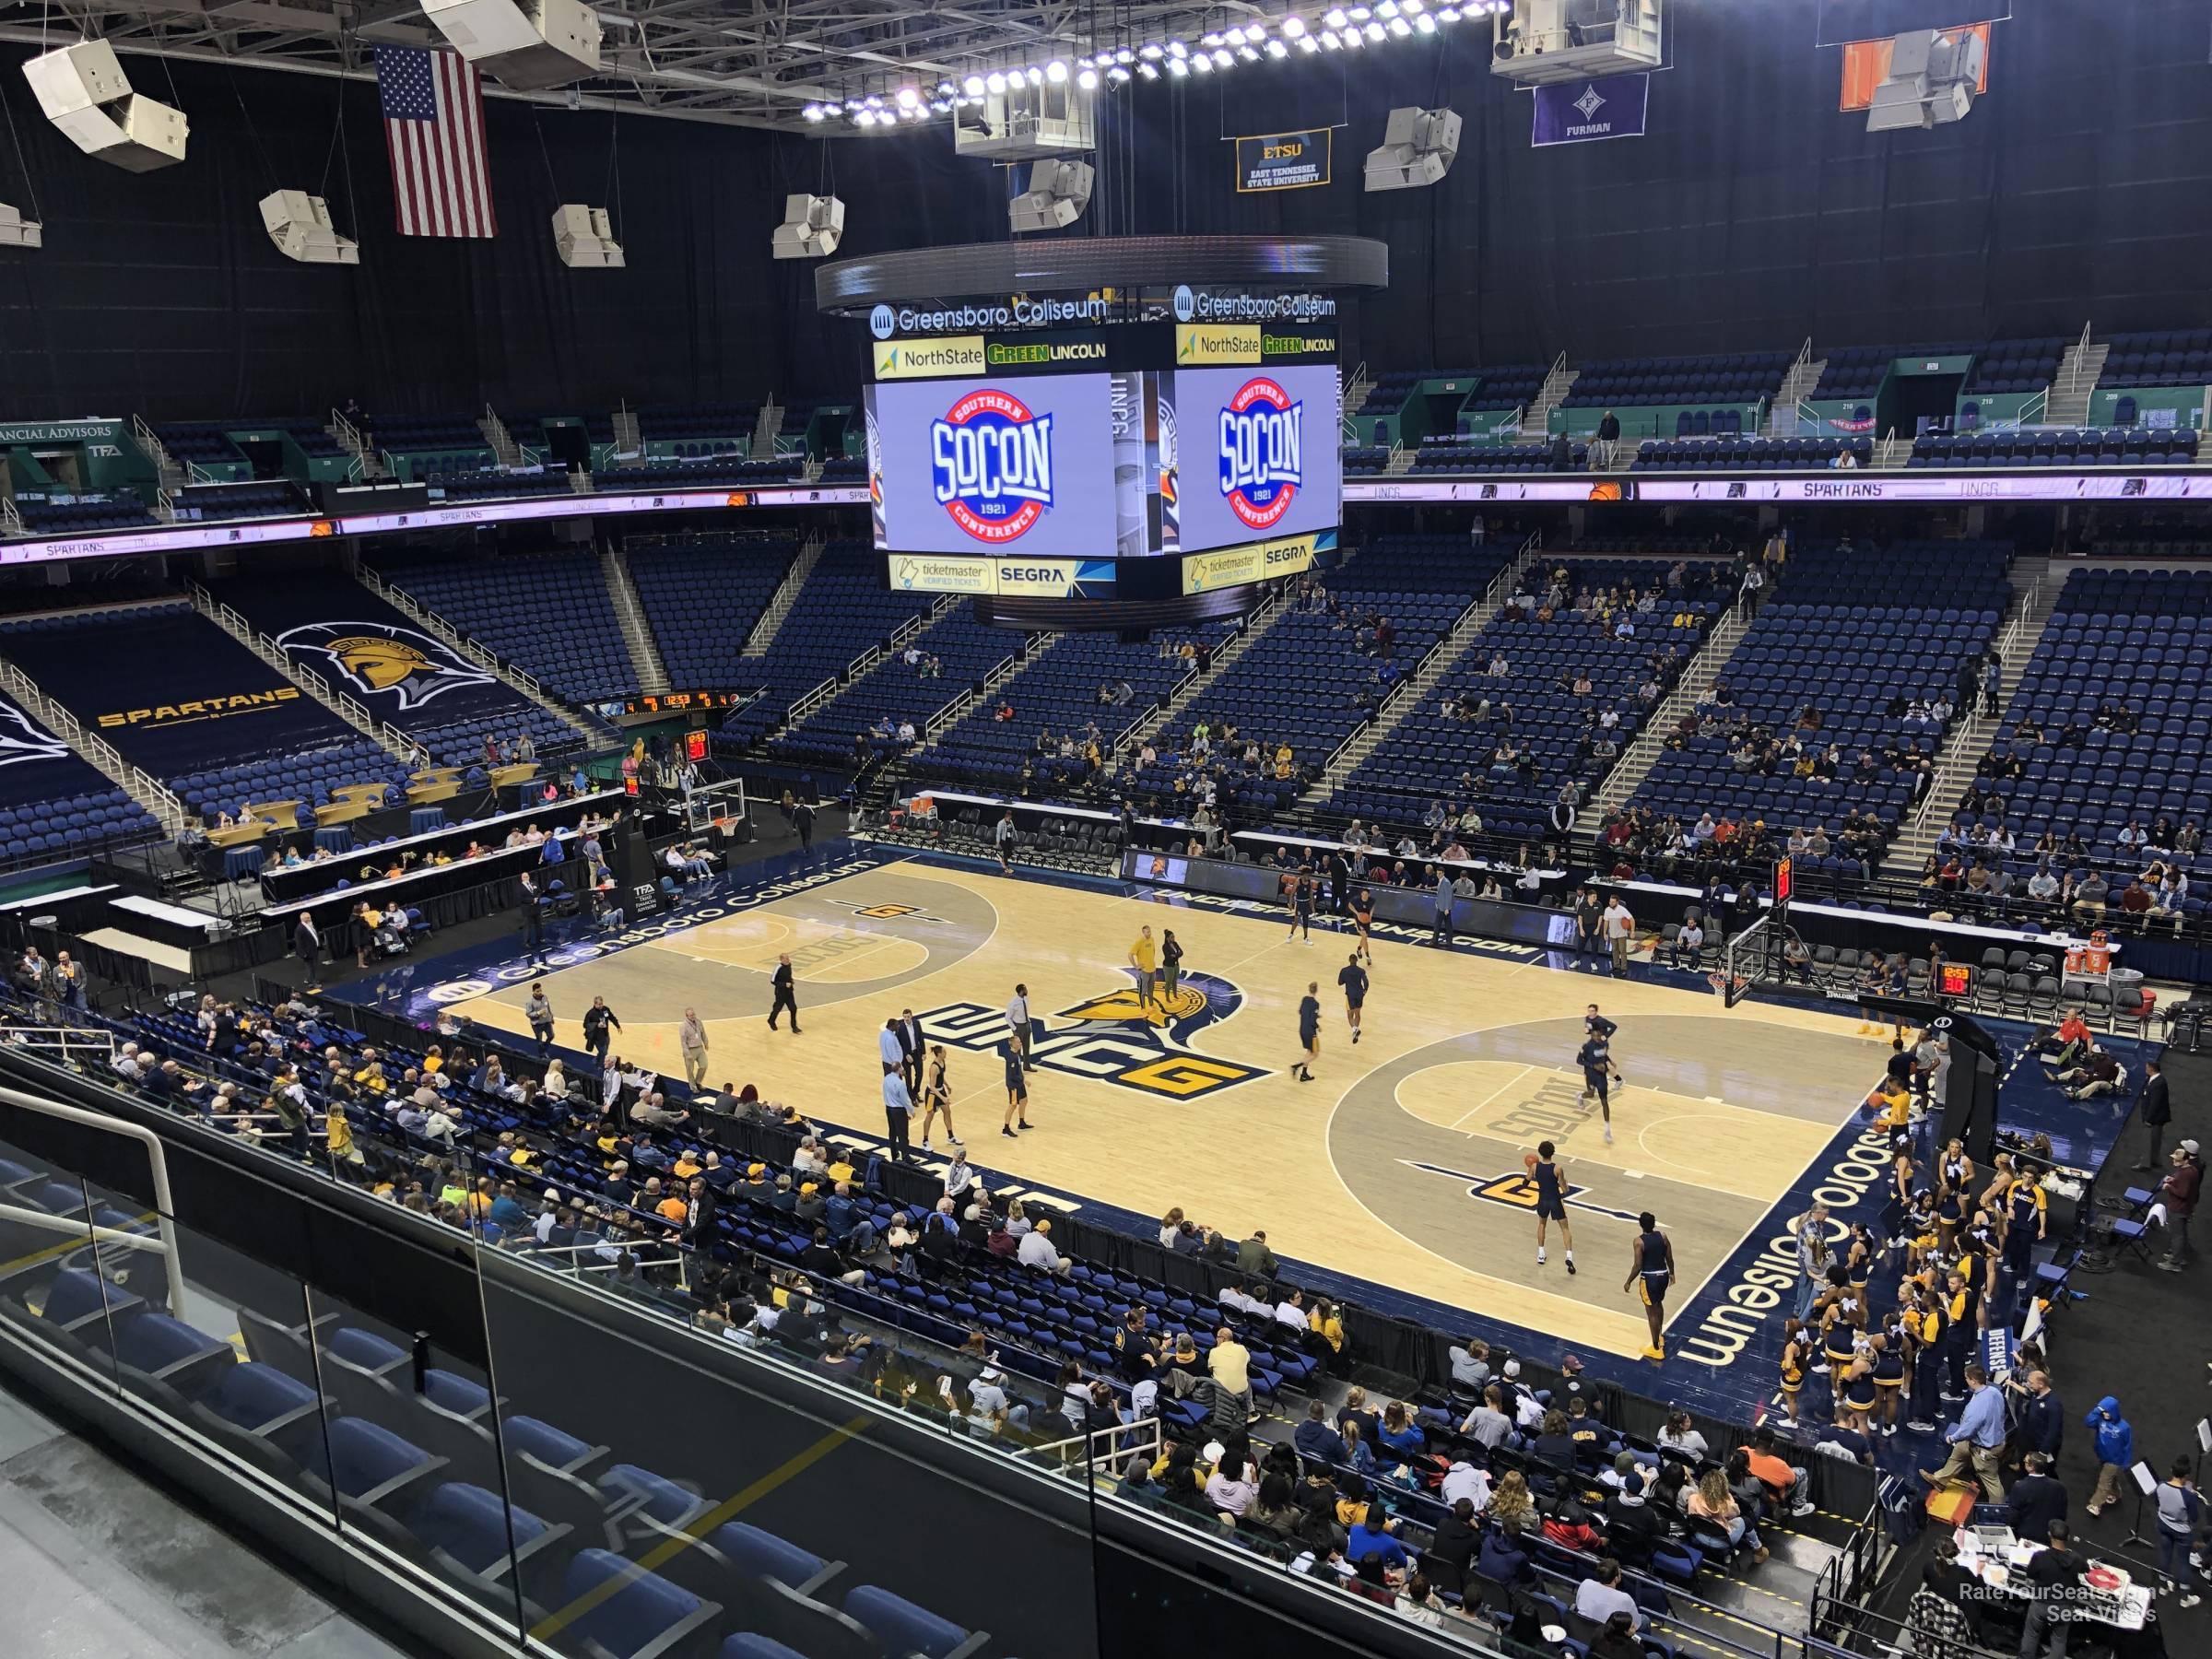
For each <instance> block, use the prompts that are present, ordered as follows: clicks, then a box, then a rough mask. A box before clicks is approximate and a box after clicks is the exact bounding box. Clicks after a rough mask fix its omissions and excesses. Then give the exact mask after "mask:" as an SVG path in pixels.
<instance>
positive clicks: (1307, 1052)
mask: <svg viewBox="0 0 2212 1659" xmlns="http://www.w3.org/2000/svg"><path fill="white" fill-rule="evenodd" d="M1320 992H1321V985H1320V983H1319V982H1317V981H1314V980H1308V981H1307V982H1306V994H1305V995H1303V996H1301V997H1300V998H1299V999H1298V1046H1299V1049H1300V1053H1299V1056H1298V1064H1297V1065H1293V1066H1292V1067H1291V1068H1290V1075H1291V1076H1292V1077H1296V1078H1297V1079H1298V1080H1299V1081H1300V1083H1311V1082H1312V1081H1313V1062H1314V1061H1316V1060H1318V1059H1320V1058H1321V996H1320Z"/></svg>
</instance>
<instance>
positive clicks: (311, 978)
mask: <svg viewBox="0 0 2212 1659" xmlns="http://www.w3.org/2000/svg"><path fill="white" fill-rule="evenodd" d="M292 954H293V955H294V956H297V957H298V958H299V959H300V965H301V966H302V967H304V968H305V969H306V970H307V982H308V983H309V984H311V985H312V984H313V983H314V982H315V975H316V972H317V971H318V970H320V969H321V968H322V966H323V935H322V934H320V933H319V932H317V931H316V928H315V918H314V915H313V913H312V912H309V911H301V912H300V920H299V923H298V924H296V925H295V926H294V927H293V929H292Z"/></svg>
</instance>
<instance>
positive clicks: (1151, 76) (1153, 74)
mask: <svg viewBox="0 0 2212 1659" xmlns="http://www.w3.org/2000/svg"><path fill="white" fill-rule="evenodd" d="M1136 72H1137V73H1138V74H1139V75H1141V76H1144V77H1145V78H1146V79H1147V80H1158V79H1159V70H1157V69H1155V68H1154V67H1152V65H1149V64H1139V65H1137V66H1136Z"/></svg>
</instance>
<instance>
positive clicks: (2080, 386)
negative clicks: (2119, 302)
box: [2043, 324, 2112, 427]
mask: <svg viewBox="0 0 2212 1659" xmlns="http://www.w3.org/2000/svg"><path fill="white" fill-rule="evenodd" d="M2111 355H2112V347H2110V346H2108V345H2105V344H2103V343H2101V342H2100V341H2096V340H2092V339H2091V338H2090V337H2089V330H2088V324H2083V325H2082V330H2081V338H2080V339H2078V340H2077V341H2075V342H2074V344H2073V345H2071V346H2069V347H2066V355H2065V357H2064V358H2063V359H2060V361H2059V365H2058V372H2057V374H2055V375H2054V376H2053V377H2052V381H2051V394H2050V396H2049V397H2047V398H2046V399H2045V400H2044V402H2043V424H2044V425H2046V426H2054V427H2084V426H2087V425H2088V424H2089V398H2090V395H2091V394H2093V393H2094V392H2095V391H2096V390H2097V382H2098V379H2099V377H2100V376H2101V375H2102V374H2103V373H2104V359H2106V358H2108V357H2110V356H2111Z"/></svg>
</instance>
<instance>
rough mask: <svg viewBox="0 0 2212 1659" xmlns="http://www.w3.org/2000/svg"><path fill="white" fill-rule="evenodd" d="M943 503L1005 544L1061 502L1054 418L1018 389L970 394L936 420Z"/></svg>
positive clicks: (933, 434)
mask: <svg viewBox="0 0 2212 1659" xmlns="http://www.w3.org/2000/svg"><path fill="white" fill-rule="evenodd" d="M929 465H930V476H931V481H932V484H933V486H934V488H935V494H936V498H937V504H938V505H939V506H941V507H943V508H944V509H945V511H946V512H948V513H950V514H951V515H952V521H953V523H954V524H958V525H959V527H960V528H961V529H963V530H965V531H966V532H967V533H968V534H969V535H972V536H973V537H975V539H976V540H978V541H981V542H989V543H991V544H993V545H994V546H1000V547H1003V546H1004V545H1006V543H1008V542H1011V541H1015V540H1018V538H1019V537H1021V536H1023V535H1027V534H1028V533H1029V532H1030V529H1031V528H1033V527H1034V526H1035V524H1036V523H1037V521H1038V520H1039V519H1041V518H1042V517H1043V516H1044V515H1045V514H1046V513H1047V512H1051V511H1052V506H1053V417H1051V416H1050V415H1034V414H1031V413H1030V406H1029V405H1027V404H1025V403H1023V402H1022V401H1021V399H1020V398H1018V397H1017V396H1015V395H1014V394H1012V393H1011V392H1005V391H1001V390H999V389H998V388H997V387H995V386H985V387H983V388H982V389H981V390H979V391H974V392H971V393H969V394H967V395H966V396H965V397H963V398H961V399H960V401H959V402H958V403H956V404H954V405H953V406H952V407H951V408H950V409H948V410H947V411H946V413H945V418H943V419H942V420H933V421H931V422H930V425H929Z"/></svg>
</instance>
